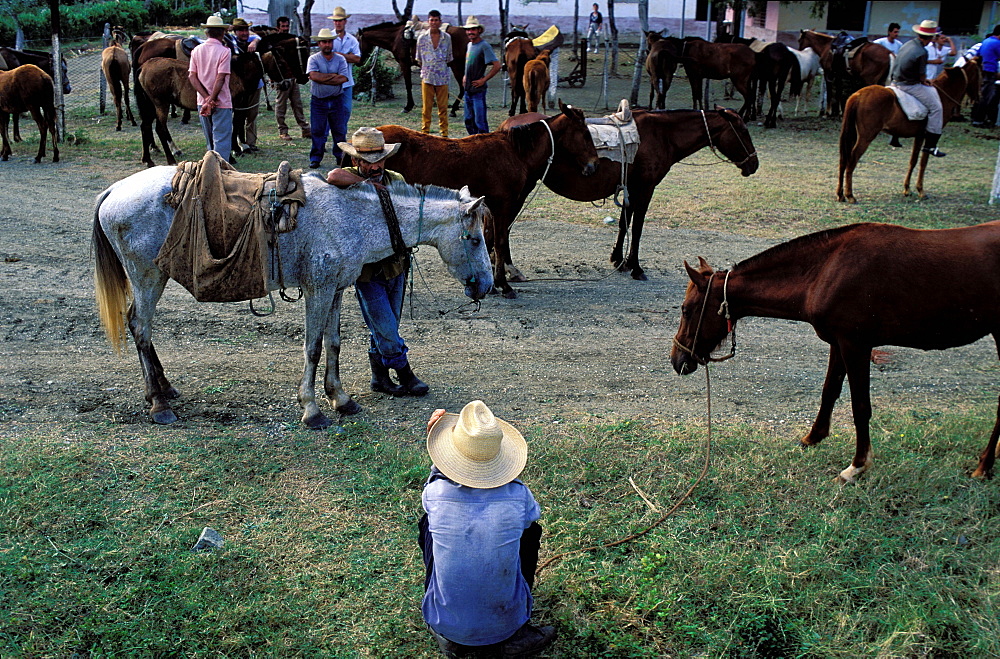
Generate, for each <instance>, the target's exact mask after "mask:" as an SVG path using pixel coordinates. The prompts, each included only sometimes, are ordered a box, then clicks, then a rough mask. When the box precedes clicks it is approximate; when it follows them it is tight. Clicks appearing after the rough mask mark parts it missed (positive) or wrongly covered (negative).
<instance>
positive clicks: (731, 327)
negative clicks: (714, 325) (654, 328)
mask: <svg viewBox="0 0 1000 659" xmlns="http://www.w3.org/2000/svg"><path fill="white" fill-rule="evenodd" d="M732 272H733V271H732V270H727V271H726V278H725V280H724V281H723V282H722V304H720V305H719V311H718V314H719V315H720V316H725V318H726V329H727V330H728V332H729V334H730V335H731V336H732V337H733V342H732V345H731V346H730V348H729V354H728V355H726V356H725V357H712V356H711V354H709V356H708V357H705V358H702V357H699V356H698V355H697V354H695V351H694V346H695V343H697V342H698V335H699V334H701V323H702V321H704V320H705V310H706V309H708V298H709V295H710V294H711V292H712V280H714V279H715V275H717V274H719V273H717V272H713V273H712V276H711V277H709V278H708V285H707V286H706V287H705V299H704V300H703V301H702V303H701V312H700V313H699V314H698V325H697V326H696V327H695V330H694V338H693V339H692V340H691V346H690V347H688V346H686V345H684V344H683V343H681V342H680V341H678V340H677V337H674V346H675V347H677V348H679V349H680V350H683V351H684V352H686V353H687V354H688V355H690V356H691V358H692V359H694V360H695V361H696V362H698V363H699V364H700V365H702V366H705V365H706V364H708V363H709V362H724V361H726V360H727V359H732V358H733V357H734V356H735V355H736V322H735V321H734V320H733V319H732V318H731V317H730V315H729V275H730V274H732Z"/></svg>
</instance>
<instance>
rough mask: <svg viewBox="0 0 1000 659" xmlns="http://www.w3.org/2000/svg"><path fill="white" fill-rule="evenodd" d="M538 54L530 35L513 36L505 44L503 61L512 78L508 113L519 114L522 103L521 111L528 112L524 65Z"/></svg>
mask: <svg viewBox="0 0 1000 659" xmlns="http://www.w3.org/2000/svg"><path fill="white" fill-rule="evenodd" d="M536 55H538V48H536V47H535V44H534V43H532V41H531V39H529V38H528V37H511V38H510V39H508V40H507V43H506V44H504V48H503V62H504V66H505V67H506V70H507V76H508V77H509V78H510V110H508V114H509V115H510V116H512V117H513V116H514V115H515V114H518V111H517V106H518V104H520V106H521V112H520V114H524V113H525V112H527V108H526V107H525V100H526V98H527V94H526V92H525V88H524V67H525V66H526V65H527V64H528V62H530V61H531V60H533V59H534V58H535V56H536Z"/></svg>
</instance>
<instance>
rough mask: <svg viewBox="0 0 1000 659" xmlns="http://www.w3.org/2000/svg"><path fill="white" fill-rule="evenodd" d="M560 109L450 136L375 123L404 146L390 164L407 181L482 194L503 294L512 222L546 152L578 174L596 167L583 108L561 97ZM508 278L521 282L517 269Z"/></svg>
mask: <svg viewBox="0 0 1000 659" xmlns="http://www.w3.org/2000/svg"><path fill="white" fill-rule="evenodd" d="M559 109H560V110H561V111H562V112H561V114H559V115H557V116H555V117H553V118H545V119H544V120H543V121H535V122H533V123H531V124H528V125H526V126H521V127H518V128H517V129H515V130H510V131H503V130H497V131H494V132H492V133H482V134H479V135H470V136H468V137H463V138H461V139H448V138H445V137H437V136H434V135H425V134H424V133H421V132H419V131H415V130H410V129H409V128H403V127H402V126H391V125H389V126H379V130H381V131H382V133H383V134H384V135H385V141H386V142H390V143H395V142H399V143H401V144H402V145H403V147H402V148H401V149H400V150H399V152H398V153H397V154H396V155H395V156H393V158H392V160H391V161H390V162H389V167H390V168H391V169H393V170H394V171H397V172H399V173H400V174H402V175H403V176H404V177H405V178H406V180H407V182H409V183H427V184H431V185H440V186H444V187H450V186H452V185H458V186H462V185H468V186H469V189H470V190H471V191H472V194H474V195H483V196H485V197H486V205H487V206H489V208H490V211H491V212H492V214H493V221H492V224H490V223H487V227H486V241H487V245H488V246H489V247H490V248H491V249H492V250H493V255H494V256H493V258H494V260H493V265H494V277H493V281H494V286H495V287H496V288H497V289H498V290H499V291H500V293H501V294H502V295H503V296H504V297H506V298H515V297H517V294H516V293H515V292H514V289H513V288H511V286H510V283H508V281H507V272H506V268H505V264H509V263H511V258H510V225H511V224H512V223H513V221H514V218H515V217H517V214H518V212H520V210H521V207H522V206H523V205H524V202H525V200H526V199H527V198H528V195H529V194H530V193H531V190H532V188H533V187H534V186H535V184H536V183H537V182H538V179H540V178H541V177H542V176H543V175H544V173H545V169H546V163H547V162H548V158H549V156H550V155H551V154H552V152H553V150H554V151H555V154H556V157H557V158H561V159H562V160H563V161H564V162H567V163H572V165H568V168H569V169H570V171H572V172H573V173H574V174H575V175H577V176H589V175H590V174H592V173H593V172H594V171H595V169H596V168H597V151H596V150H595V149H594V143H593V141H592V140H591V139H590V131H588V130H587V126H586V124H585V123H584V116H583V113H582V112H581V111H580V110H578V109H576V108H574V107H572V106H570V105H565V104H563V102H562V101H560V102H559ZM511 273H512V274H511V281H525V279H524V275H522V274H521V273H520V272H518V271H517V270H516V269H512V271H511Z"/></svg>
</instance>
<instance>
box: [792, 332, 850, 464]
mask: <svg viewBox="0 0 1000 659" xmlns="http://www.w3.org/2000/svg"><path fill="white" fill-rule="evenodd" d="M846 375H847V368H846V367H845V366H844V360H843V358H842V357H841V355H840V349H839V348H838V347H837V346H836V345H834V344H831V345H830V359H829V361H828V362H827V366H826V380H825V381H824V382H823V394H822V396H821V397H820V403H819V412H818V413H817V414H816V420H815V421H813V425H812V428H811V429H810V430H809V432H808V433H806V436H805V437H803V438H802V439H801V440H799V441H801V442H802V445H803V446H815V445H816V444H819V443H820V442H821V441H823V440H824V439H826V437H828V436H829V435H830V416H831V415H832V414H833V406H834V405H835V404H836V402H837V399H838V398H840V392H841V390H842V389H843V386H844V376H846Z"/></svg>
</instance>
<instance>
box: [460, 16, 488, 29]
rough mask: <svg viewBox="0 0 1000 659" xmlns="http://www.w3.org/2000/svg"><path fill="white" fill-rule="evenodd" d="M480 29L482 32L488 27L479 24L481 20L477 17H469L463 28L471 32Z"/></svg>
mask: <svg viewBox="0 0 1000 659" xmlns="http://www.w3.org/2000/svg"><path fill="white" fill-rule="evenodd" d="M476 27H478V28H479V29H480V30H485V29H486V26H485V25H483V24H482V23H480V22H479V19H478V18H476V17H475V16H469V17H468V18H467V19H465V25H463V26H462V28H463V29H466V30H471V29H473V28H476Z"/></svg>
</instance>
